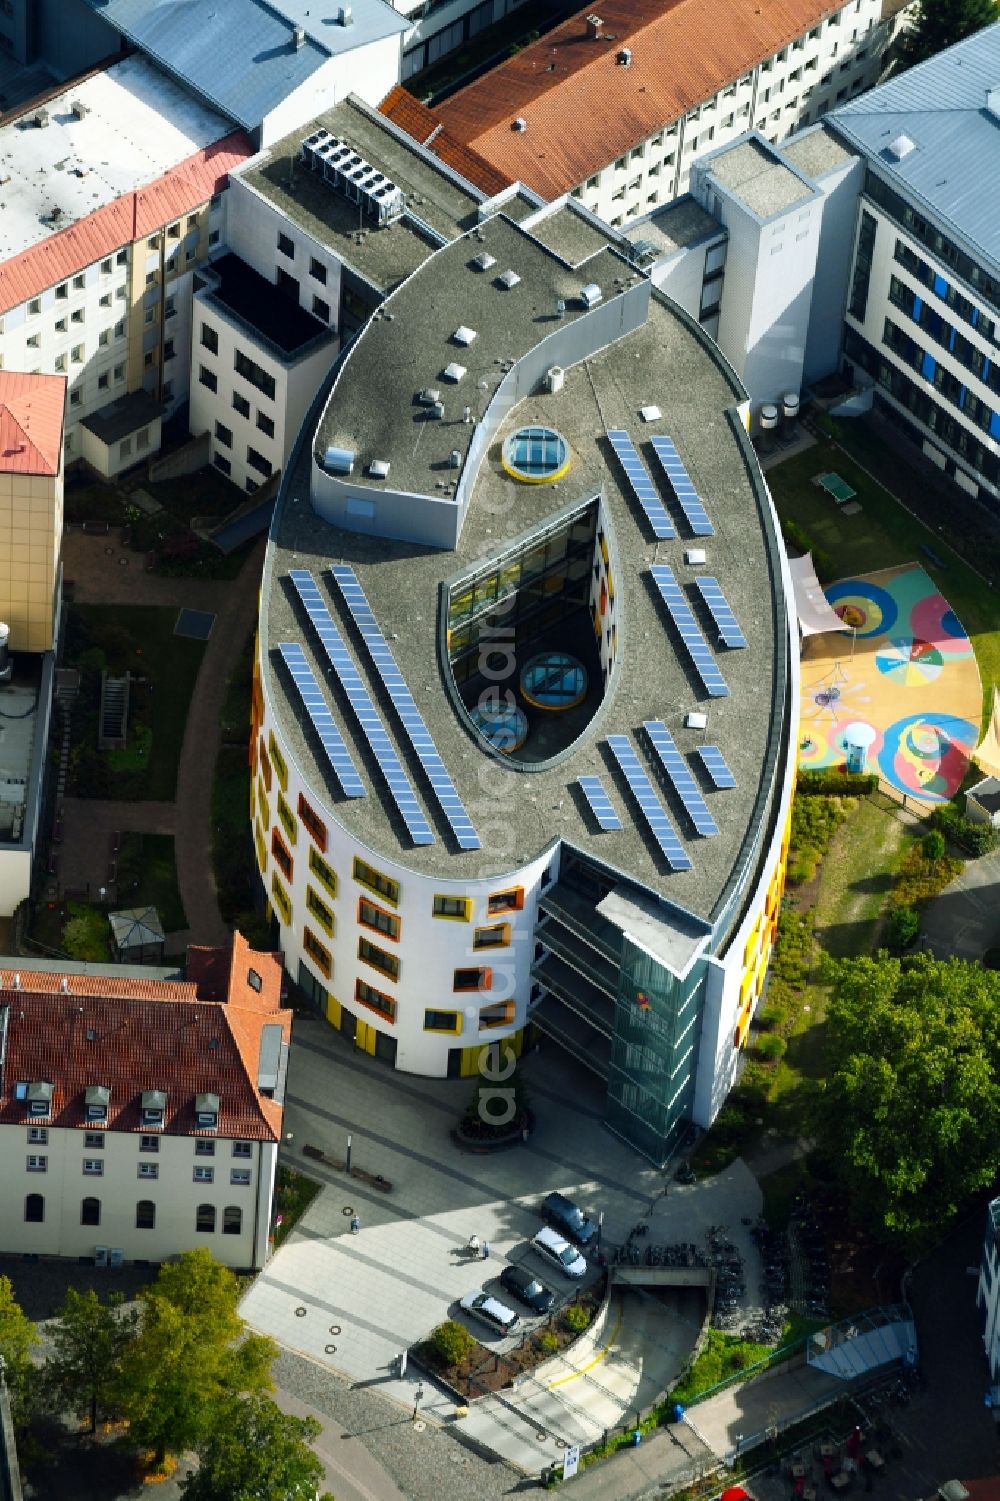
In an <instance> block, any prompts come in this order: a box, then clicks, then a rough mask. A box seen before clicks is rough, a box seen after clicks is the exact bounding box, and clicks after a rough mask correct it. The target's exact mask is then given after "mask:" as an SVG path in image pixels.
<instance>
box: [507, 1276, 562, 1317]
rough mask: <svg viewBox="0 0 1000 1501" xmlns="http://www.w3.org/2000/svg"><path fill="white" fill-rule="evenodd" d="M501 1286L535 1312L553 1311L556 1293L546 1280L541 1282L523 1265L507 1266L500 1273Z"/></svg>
mask: <svg viewBox="0 0 1000 1501" xmlns="http://www.w3.org/2000/svg"><path fill="white" fill-rule="evenodd" d="M500 1286H501V1287H502V1288H503V1289H504V1290H505V1292H509V1293H513V1295H514V1297H515V1298H517V1299H518V1300H519V1301H520V1302H521V1303H523V1304H525V1306H526V1307H527V1308H530V1309H532V1311H533V1312H535V1313H551V1312H552V1307H553V1304H554V1303H555V1301H556V1295H555V1293H554V1292H553V1291H552V1290H551V1288H548V1287H546V1286H545V1283H544V1282H539V1280H538V1278H537V1277H536V1276H535V1275H534V1273H533V1272H526V1271H525V1269H524V1267H523V1266H505V1267H504V1269H503V1271H502V1272H501V1273H500Z"/></svg>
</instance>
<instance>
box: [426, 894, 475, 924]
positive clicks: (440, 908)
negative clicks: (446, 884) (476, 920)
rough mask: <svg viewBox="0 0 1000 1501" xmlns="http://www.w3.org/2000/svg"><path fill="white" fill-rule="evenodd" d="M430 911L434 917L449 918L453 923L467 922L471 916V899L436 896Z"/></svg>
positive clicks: (466, 897)
mask: <svg viewBox="0 0 1000 1501" xmlns="http://www.w3.org/2000/svg"><path fill="white" fill-rule="evenodd" d="M431 910H432V913H433V915H434V916H435V917H450V918H451V919H452V920H453V921H454V922H468V921H469V918H470V917H471V916H472V898H471V897H468V896H436V897H435V898H434V905H433V907H432V909H431Z"/></svg>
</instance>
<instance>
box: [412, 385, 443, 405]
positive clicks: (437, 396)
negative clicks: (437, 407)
mask: <svg viewBox="0 0 1000 1501" xmlns="http://www.w3.org/2000/svg"><path fill="white" fill-rule="evenodd" d="M440 400H441V392H440V391H436V390H435V389H434V387H433V386H425V387H424V389H423V390H422V391H418V392H417V401H418V402H419V403H420V405H421V406H422V407H432V406H434V404H435V403H436V402H438V401H440Z"/></svg>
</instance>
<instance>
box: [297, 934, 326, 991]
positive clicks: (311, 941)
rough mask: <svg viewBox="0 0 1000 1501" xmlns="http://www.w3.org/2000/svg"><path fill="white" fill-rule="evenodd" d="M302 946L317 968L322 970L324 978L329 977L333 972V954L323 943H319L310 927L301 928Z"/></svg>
mask: <svg viewBox="0 0 1000 1501" xmlns="http://www.w3.org/2000/svg"><path fill="white" fill-rule="evenodd" d="M302 947H303V948H304V949H305V951H306V953H307V954H308V955H309V957H310V959H311V960H312V961H313V963H314V964H315V965H316V966H317V968H318V969H320V970H322V972H323V974H324V975H325V976H326V978H327V979H329V978H330V975H331V974H332V973H333V955H332V954H331V953H330V950H329V949H328V948H327V946H326V944H325V943H320V941H319V939H318V938H317V937H316V934H315V933H314V932H313V930H312V928H304V929H303V930H302Z"/></svg>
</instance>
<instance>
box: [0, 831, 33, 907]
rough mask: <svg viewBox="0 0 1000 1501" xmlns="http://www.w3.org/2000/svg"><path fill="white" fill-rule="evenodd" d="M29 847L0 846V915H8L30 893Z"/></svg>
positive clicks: (30, 854) (30, 852) (30, 853)
mask: <svg viewBox="0 0 1000 1501" xmlns="http://www.w3.org/2000/svg"><path fill="white" fill-rule="evenodd" d="M31 856H32V851H31V850H30V849H4V848H3V846H0V917H10V916H12V914H13V913H14V911H15V910H16V909H17V907H19V906H20V904H21V902H23V901H24V900H25V898H26V897H27V896H29V895H30V893H31Z"/></svg>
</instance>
